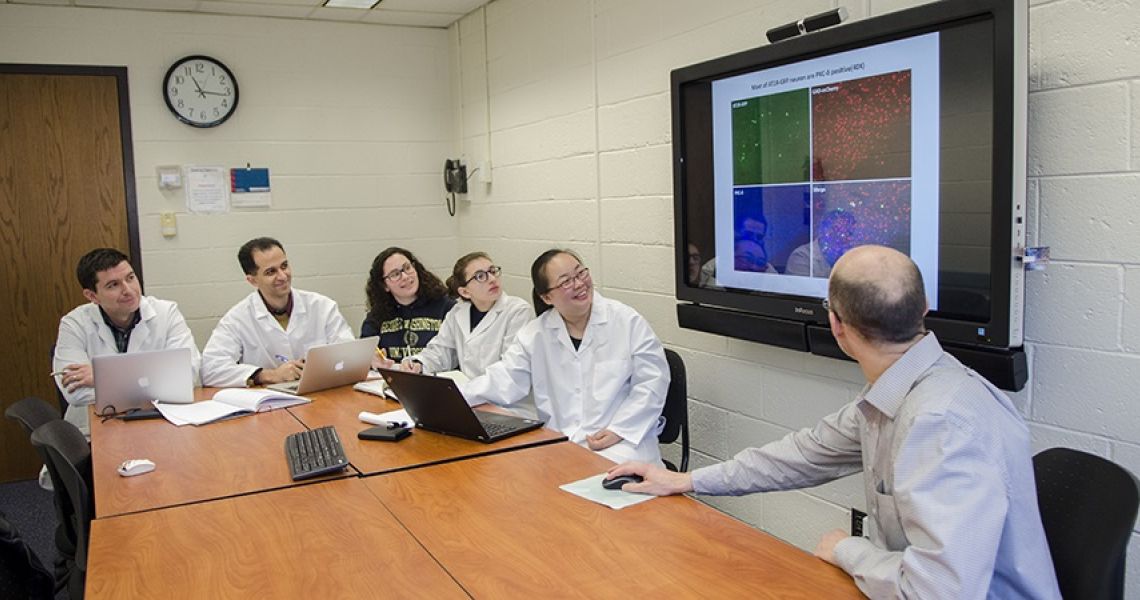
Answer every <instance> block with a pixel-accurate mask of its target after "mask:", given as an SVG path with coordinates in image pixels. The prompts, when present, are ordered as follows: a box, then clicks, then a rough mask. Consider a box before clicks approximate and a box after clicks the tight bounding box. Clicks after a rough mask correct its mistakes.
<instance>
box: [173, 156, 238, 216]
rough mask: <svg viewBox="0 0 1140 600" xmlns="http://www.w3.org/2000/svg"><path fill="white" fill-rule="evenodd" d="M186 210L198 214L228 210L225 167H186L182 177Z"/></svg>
mask: <svg viewBox="0 0 1140 600" xmlns="http://www.w3.org/2000/svg"><path fill="white" fill-rule="evenodd" d="M182 179H183V182H184V189H185V190H186V210H188V211H190V212H192V213H198V214H210V213H224V212H227V211H228V210H229V209H230V186H229V185H228V184H229V182H228V181H226V168H225V167H199V166H187V167H186V171H185V174H184V176H183V178H182Z"/></svg>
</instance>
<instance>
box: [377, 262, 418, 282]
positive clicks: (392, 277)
mask: <svg viewBox="0 0 1140 600" xmlns="http://www.w3.org/2000/svg"><path fill="white" fill-rule="evenodd" d="M415 270H416V268H415V267H413V266H412V263H410V262H406V263H404V266H402V267H400V268H399V269H393V270H392V272H391V273H388V274H387V275H385V276H384V280H385V281H396V280H397V279H399V278H400V277H401V276H403V275H411V274H412V273H414V272H415Z"/></svg>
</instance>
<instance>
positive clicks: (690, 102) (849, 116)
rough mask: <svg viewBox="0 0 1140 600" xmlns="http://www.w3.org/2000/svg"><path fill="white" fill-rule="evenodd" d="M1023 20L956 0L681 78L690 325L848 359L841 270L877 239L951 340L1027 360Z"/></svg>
mask: <svg viewBox="0 0 1140 600" xmlns="http://www.w3.org/2000/svg"><path fill="white" fill-rule="evenodd" d="M1026 20H1027V10H1026V5H1025V2H1024V0H1020V1H1015V2H1010V1H999V0H947V1H943V2H935V3H932V4H928V5H924V6H919V7H916V8H913V9H909V10H905V11H900V12H896V13H891V14H887V15H883V16H881V17H876V18H873V19H866V20H863V21H859V22H855V23H850V24H846V25H841V26H838V27H834V28H831V29H827V30H823V31H818V32H815V33H809V34H806V35H803V36H800V37H797V38H792V39H790V40H786V41H783V42H778V43H776V44H770V45H766V46H762V47H759V48H756V49H753V50H749V51H745V52H741V53H739V54H734V55H731V56H726V57H722V58H718V59H715V60H710V61H708V62H704V63H701V64H697V65H692V66H688V67H684V68H681V69H677V70H675V71H673V74H672V104H673V158H674V163H673V170H674V194H675V196H674V197H675V205H676V208H675V211H676V212H675V214H676V246H677V248H676V250H677V269H676V277H677V284H676V290H677V298H678V300H680V301H681V304H679V308H678V314H679V320H680V322H681V324H682V326H685V327H691V328H695V329H703V330H706V331H714V332H717V333H724V334H727V335H735V336H737V337H742V338H746V339H755V340H758V341H765V342H768V343H774V344H777V345H781V346H786V347H790V348H797V349H801V350H805V351H811V352H816V353H820V354H825V355H835V354H837V353H838V350H837V347H835V346H834V340H833V338H831V337H830V332H829V331H828V330H827V315H826V312H825V311H824V310H823V308H822V304H821V300H822V299H823V298H824V297H825V296H826V294H827V277H828V275H829V274H830V272H831V265H832V264H834V263H835V261H836V260H837V259H838V258H839V257H840V256H842V254H843V253H844V252H846V251H847V250H849V249H850V248H852V247H855V246H858V245H862V244H881V245H886V246H890V247H892V248H896V249H898V250H900V251H901V252H904V253H906V254H908V255H909V256H911V258H913V259H914V261H915V262H916V263H917V264H918V266H919V268H920V269H921V271H922V274H923V278H924V282H925V285H926V293H927V300H928V302H929V304H930V314H929V316H928V319H927V325H928V327H929V329H931V330H933V331H935V332H936V333H937V335H938V336H939V339H940V340H941V341H942V342H943V343H944V345H947V344H948V345H957V346H961V347H962V349H963V353H964V354H968V353H970V352H983V353H996V355H997V356H998V360H999V361H1007V360H1008V358H1009V357H1010V356H1012V355H1016V354H1017V353H1018V348H1019V347H1020V346H1021V344H1022V307H1023V302H1024V300H1023V296H1024V283H1023V278H1024V271H1023V268H1022V265H1021V262H1020V259H1019V257H1018V250H1019V249H1020V248H1021V247H1022V246H1024V239H1025V231H1024V214H1025V122H1026V87H1027V67H1026V52H1027V42H1026V26H1027V23H1026ZM750 317H754V318H750ZM952 351H953V350H952ZM1020 361H1021V364H1022V365H1023V364H1024V356H1023V355H1021V356H1020ZM1015 362H1016V361H1015ZM979 370H982V369H979ZM999 379H1000V378H999ZM1021 382H1022V383H1024V375H1022V376H1021ZM1006 387H1020V386H1019V385H1018V384H1017V383H1016V382H1013V383H1007V385H1006Z"/></svg>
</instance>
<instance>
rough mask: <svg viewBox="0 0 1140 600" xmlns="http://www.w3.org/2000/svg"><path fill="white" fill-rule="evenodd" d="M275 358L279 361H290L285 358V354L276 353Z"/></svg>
mask: <svg viewBox="0 0 1140 600" xmlns="http://www.w3.org/2000/svg"><path fill="white" fill-rule="evenodd" d="M274 358H276V359H277V362H283V363H287V362H289V359H288V358H285V357H284V356H281V355H280V354H277V355H275V356H274Z"/></svg>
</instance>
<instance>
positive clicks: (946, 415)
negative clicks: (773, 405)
mask: <svg viewBox="0 0 1140 600" xmlns="http://www.w3.org/2000/svg"><path fill="white" fill-rule="evenodd" d="M828 296H829V297H828V300H827V301H826V303H825V304H826V306H827V309H828V313H829V314H828V318H829V320H830V324H831V331H832V333H833V334H834V335H835V339H836V341H837V342H838V343H839V347H840V348H842V349H843V351H844V352H846V353H847V354H848V355H849V356H851V357H852V358H854V359H855V360H856V362H858V363H859V367H860V368H861V369H862V370H863V374H864V376H865V377H866V379H867V385H866V387H864V388H863V391H862V392H861V393H860V394H859V396H858V397H857V398H856V399H855V401H854V402H852V403H851V404H848V405H847V406H845V407H843V408H842V409H840V410H839V412H837V413H835V414H832V415H829V416H827V417H825V418H824V419H823V420H822V421H821V422H820V423H819V424H817V425H816V426H815V427H814V428H809V429H803V430H801V431H797V432H794V433H791V434H788V435H787V436H785V437H784V438H783V439H781V440H778V441H776V442H772V443H770V444H767V445H765V446H763V447H761V448H749V449H747V450H744V451H742V452H740V453H739V454H737V455H736V456H735V457H734V458H733V459H732V460H729V461H727V462H724V463H721V464H718V465H712V466H709V467H705V468H703V469H698V470H696V471H694V472H693V473H691V474H689V473H672V472H669V471H666V470H664V469H662V468H660V467H651V466H648V465H643V464H638V463H626V464H623V465H620V466H617V467H614V468H613V469H611V470H610V476H616V475H620V474H626V473H635V474H638V475H642V476H643V477H644V478H645V480H644V481H643V482H641V483H636V484H633V483H631V484H626V485H625V486H624V488H623V489H625V490H626V491H630V492H642V493H649V494H656V495H659V496H663V495H668V494H679V493H686V492H697V493H699V494H714V495H734V496H736V495H743V494H748V493H753V492H766V491H774V490H789V489H797V488H803V487H810V486H815V485H819V484H822V483H826V482H828V481H831V480H833V479H837V478H840V477H844V476H846V475H850V474H852V473H856V472H858V471H863V474H864V475H863V479H864V487H865V493H866V497H867V510H868V512H869V513H870V520H871V527H870V529H871V532H870V536H869V539H864V538H858V537H851V536H849V535H848V534H847V533H846V532H844V531H843V530H841V529H836V530H834V531H831V532H828V533H826V534H824V536H823V537H822V539H821V540H820V542H819V545H818V547H817V548H816V550H815V553H816V555H817V556H819V557H820V558H822V559H824V560H826V561H827V562H830V563H832V564H835V565H837V566H839V567H840V568H842V569H843V570H845V571H847V572H848V573H850V574H851V576H852V577H853V578H854V579H855V584H856V585H858V586H859V589H860V590H862V591H863V593H865V594H867V595H868V596H869V597H871V598H954V599H959V598H1003V599H1004V598H1060V597H1061V596H1060V592H1059V591H1058V589H1057V580H1056V576H1055V574H1054V570H1053V563H1052V559H1051V558H1050V556H1049V546H1048V542H1047V541H1046V539H1045V532H1044V529H1043V527H1042V525H1041V516H1040V513H1039V512H1038V509H1037V489H1036V485H1035V483H1034V478H1033V463H1032V457H1031V453H1030V444H1029V432H1028V429H1027V428H1026V426H1025V423H1024V421H1023V420H1022V418H1021V415H1020V414H1019V413H1018V412H1017V409H1016V408H1015V407H1014V406H1013V404H1012V403H1011V402H1010V400H1009V398H1008V397H1006V395H1005V394H1003V393H1002V392H1001V391H1000V390H998V389H997V388H995V387H994V386H993V385H991V384H990V383H989V382H988V381H986V380H985V379H984V378H982V377H981V376H979V375H978V374H977V373H975V372H974V371H972V370H970V369H968V368H966V367H964V366H963V365H962V364H961V363H959V362H958V361H957V360H956V359H955V358H954V357H952V356H950V355H949V354H947V353H946V352H945V351H943V350H942V346H941V345H939V343H938V340H937V339H936V338H935V337H934V334H933V333H926V332H925V331H924V329H923V317H924V316H925V314H926V311H927V303H926V297H925V295H924V292H923V285H922V275H921V273H920V272H919V270H918V267H917V266H916V265H915V264H914V262H912V261H911V260H910V258H909V257H907V256H906V255H904V254H902V253H899V252H898V251H896V250H892V249H890V248H884V247H882V246H862V247H859V248H856V249H854V250H851V251H850V252H848V253H847V254H845V255H844V256H843V257H842V258H840V259H839V261H838V262H836V264H835V267H834V269H833V270H832V273H831V278H830V281H829V294H828Z"/></svg>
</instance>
